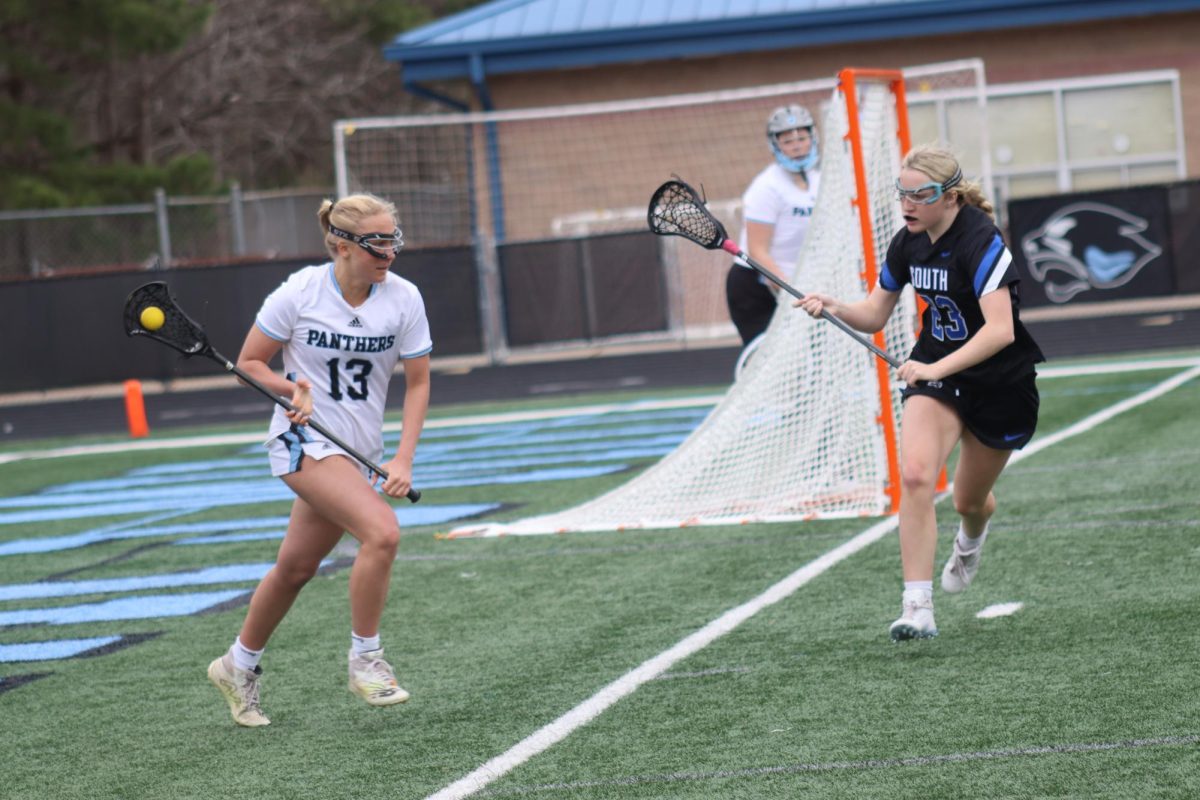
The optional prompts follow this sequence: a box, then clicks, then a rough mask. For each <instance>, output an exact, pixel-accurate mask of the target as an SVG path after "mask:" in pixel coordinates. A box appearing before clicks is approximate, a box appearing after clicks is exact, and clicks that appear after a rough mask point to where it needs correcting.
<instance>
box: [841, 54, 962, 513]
mask: <svg viewBox="0 0 1200 800" xmlns="http://www.w3.org/2000/svg"><path fill="white" fill-rule="evenodd" d="M860 81H872V82H875V83H886V84H887V86H888V88H889V89H890V91H891V92H892V95H893V96H894V97H895V101H896V138H897V139H898V140H899V145H900V153H901V154H904V153H907V152H908V151H909V150H911V149H912V133H911V131H910V129H909V126H908V102H907V100H906V98H905V93H904V73H902V72H901V71H900V70H897V69H871V68H859V67H847V68H845V69H843V70H841V71H839V72H838V89H839V91H841V93H842V95H843V96H844V97H845V99H846V115H847V117H849V127H848V130H847V133H846V141H847V142H849V144H850V153H851V157H852V158H853V161H854V186H855V197H854V199H853V200H852V201H851V203H852V204H853V205H854V207H855V208H856V209H857V210H858V222H859V228H860V230H861V232H862V246H863V270H862V273H861V277H862V280H863V282H864V284H865V285H866V287H867V291H870V290H872V289H874V288H875V285H876V284H877V283H878V282H879V259H878V256H877V254H876V253H875V236H874V229H873V226H872V222H871V203H870V198H869V197H868V192H867V173H866V160H865V158H864V156H863V145H862V128H861V126H860V125H859V109H858V84H859V82H860ZM924 306H925V304H924V302H923V301H922V300H921V299H920V298H917V310H918V312H919V314H923V313H924V311H925V307H924ZM874 342H875V344H876V345H877V346H878V347H879V348H880V349H886V342H885V340H884V336H883V331H879V332H878V333H876V334H875V335H874ZM895 355H896V357H897V358H900V359H901V360H903V359H904V358H905V356H907V353H897V354H895ZM875 374H876V379H877V383H878V385H879V409H880V413H879V419H878V422H879V425H880V427H881V428H882V429H883V434H884V441H885V442H886V445H887V462H888V483H887V490H886V491H887V496H888V501H889V506H890V508H889V512H890V513H893V514H894V513H896V512H898V511H899V510H900V453H899V441H900V439H899V436H898V431H899V428H898V424H897V420H896V418H895V414H894V413H893V411H892V393H891V388H890V387H891V377H890V376H889V375H888V365H887V364H885V363H884V362H883V360H882V359H875ZM946 486H947V480H946V471H945V469H944V468H943V469H942V472H941V475H940V476H939V477H938V486H937V488H938V491H942V490H944V489H945V488H946Z"/></svg>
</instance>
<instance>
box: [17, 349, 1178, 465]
mask: <svg viewBox="0 0 1200 800" xmlns="http://www.w3.org/2000/svg"><path fill="white" fill-rule="evenodd" d="M1198 363H1200V359H1197V358H1196V357H1195V356H1191V357H1176V358H1159V359H1145V360H1140V361H1136V360H1135V361H1105V362H1100V363H1095V364H1079V365H1071V366H1064V367H1046V368H1045V369H1042V370H1040V371H1039V372H1038V378H1039V379H1041V378H1045V379H1052V378H1070V377H1075V376H1077V375H1115V374H1118V373H1124V372H1141V371H1143V370H1152V369H1181V368H1183V367H1191V366H1195V365H1197V364H1198ZM723 396H724V395H720V394H714V395H698V396H695V397H681V398H676V399H673V400H647V401H634V402H630V403H605V404H600V405H590V406H574V407H568V408H553V409H545V410H540V411H511V412H504V413H498V414H477V415H472V416H461V417H443V418H441V419H431V420H427V421H426V422H425V427H426V428H453V427H456V426H458V425H486V424H498V423H505V422H528V421H532V420H538V419H558V418H562V417H571V416H575V415H577V414H607V413H612V412H615V411H662V410H666V409H671V408H692V407H695V406H704V405H709V406H712V405H716V404H717V403H718V402H719V401H720V400H721V398H722V397H723ZM398 430H400V423H399V422H389V423H387V424H385V425H384V426H383V431H384V432H385V433H394V432H396V431H398ZM265 431H266V428H265V427H264V429H263V432H259V433H235V434H217V435H212V436H185V437H177V438H172V439H153V440H149V439H147V440H140V441H136V442H132V441H119V442H108V443H105V444H92V445H79V446H76V447H59V448H54V449H50V450H18V451H14V452H11V453H0V464H9V463H12V462H14V461H27V460H30V459H37V458H65V457H70V456H89V455H104V454H106V453H130V452H137V451H143V450H177V449H184V448H188V447H216V446H222V445H234V444H256V443H258V442H262V441H265V439H266V432H265Z"/></svg>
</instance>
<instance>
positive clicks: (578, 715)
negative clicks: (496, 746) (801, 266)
mask: <svg viewBox="0 0 1200 800" xmlns="http://www.w3.org/2000/svg"><path fill="white" fill-rule="evenodd" d="M1190 363H1191V364H1193V365H1194V364H1195V361H1194V360H1193V361H1191V362H1190ZM1197 376H1200V366H1192V368H1191V369H1189V370H1187V371H1185V372H1181V373H1179V374H1177V375H1174V376H1172V377H1171V378H1168V379H1167V380H1165V381H1163V382H1162V383H1160V384H1158V385H1157V386H1154V387H1152V388H1150V389H1147V390H1146V391H1144V392H1141V393H1140V394H1137V395H1135V396H1134V397H1130V398H1127V399H1125V400H1122V401H1121V402H1119V403H1116V404H1114V405H1112V406H1109V407H1108V408H1105V409H1102V410H1100V411H1098V412H1096V413H1095V414H1092V415H1090V416H1088V417H1085V418H1084V419H1082V420H1080V421H1079V422H1077V423H1075V424H1074V425H1071V426H1069V427H1067V428H1064V429H1063V430H1061V431H1058V432H1057V433H1054V434H1051V435H1049V436H1045V437H1043V438H1041V439H1039V440H1036V441H1035V442H1034V443H1032V444H1031V445H1030V446H1029V447H1026V448H1025V449H1024V450H1021V451H1019V452H1017V453H1016V454H1015V455H1014V456H1013V458H1012V459H1011V460H1010V462H1009V463H1015V462H1016V461H1018V460H1021V459H1023V458H1028V457H1029V456H1031V455H1033V454H1034V453H1038V452H1041V451H1042V450H1045V449H1046V448H1047V447H1051V446H1053V445H1056V444H1058V443H1060V442H1062V441H1065V440H1066V439H1070V438H1071V437H1073V436H1078V435H1079V434H1081V433H1086V432H1087V431H1090V430H1092V429H1093V428H1095V427H1096V426H1097V425H1100V424H1102V423H1104V422H1106V421H1108V420H1110V419H1112V418H1113V417H1115V416H1116V415H1117V414H1120V413H1122V412H1125V411H1128V410H1130V409H1132V408H1136V407H1138V406H1140V405H1143V404H1144V403H1148V402H1150V401H1151V400H1154V399H1155V398H1158V397H1161V396H1162V395H1164V394H1166V393H1167V392H1169V391H1171V390H1172V389H1175V388H1178V387H1179V386H1181V385H1183V384H1184V383H1187V382H1188V381H1190V380H1192V379H1193V378H1195V377H1197ZM952 490H953V485H951V486H950V487H948V488H947V489H946V491H945V492H944V493H943V494H942V495H941V496H940V498H939V499H941V498H945V497H947V496H948V495H949V494H950V492H951V491H952ZM898 522H899V520H898V519H897V518H896V517H891V518H889V519H885V520H883V521H882V522H878V523H876V524H874V525H872V526H871V527H870V528H867V529H866V530H865V531H863V532H862V533H859V534H858V535H857V536H855V537H853V538H852V539H850V540H849V541H847V542H845V543H844V544H842V545H840V546H838V547H835V548H834V549H833V550H830V551H829V552H828V553H825V554H824V555H822V556H820V557H819V558H817V559H815V560H814V561H810V562H809V563H807V564H805V565H804V566H802V567H800V569H798V570H796V571H795V572H793V573H792V574H791V575H788V576H787V577H786V578H784V579H783V580H781V581H779V582H778V583H776V584H775V585H774V586H771V587H770V588H768V589H767V590H766V591H765V592H763V593H762V594H760V595H758V596H757V597H755V598H753V599H751V600H749V601H747V602H745V603H743V604H741V605H740V606H738V607H736V608H733V609H730V610H729V611H727V612H725V613H724V614H722V615H721V616H720V617H718V618H717V619H715V620H713V621H712V622H710V623H708V624H707V625H705V626H704V627H703V628H701V629H700V630H698V631H696V632H695V633H693V634H691V635H690V636H688V637H686V638H684V639H683V640H681V641H680V642H678V643H677V644H675V645H674V646H673V647H671V648H670V649H668V650H665V651H663V652H662V653H659V654H658V655H657V656H654V657H653V658H651V659H650V660H648V661H646V662H644V663H642V664H641V665H640V666H638V667H635V668H634V669H633V670H631V671H629V672H627V673H625V674H624V675H622V676H621V677H620V678H617V679H616V680H615V681H613V682H612V683H610V684H608V685H607V686H605V687H604V688H602V689H600V691H598V692H596V693H595V694H594V695H592V696H591V697H589V698H588V699H587V700H584V701H583V702H582V703H580V704H579V705H577V706H575V707H574V708H572V709H571V710H570V711H568V712H567V713H565V714H563V715H562V716H561V717H559V718H558V719H556V720H554V721H553V722H551V723H549V724H547V725H545V726H544V727H542V728H541V729H539V730H537V731H535V732H534V733H532V734H530V735H529V736H528V737H526V738H525V739H523V740H521V741H520V742H518V743H517V744H515V745H513V746H512V747H511V748H510V749H509V750H507V751H506V752H504V753H501V754H500V755H498V756H496V757H495V758H493V759H491V760H490V761H488V762H486V763H485V764H483V765H482V766H480V767H478V768H477V769H475V770H474V771H472V772H471V773H470V774H468V775H466V776H464V777H463V778H460V779H459V780H457V781H455V782H454V783H452V784H450V785H449V786H447V787H445V788H444V789H442V790H440V791H438V792H435V793H434V794H431V795H429V797H428V798H426V800H460V798H465V797H469V796H471V795H472V794H475V793H476V792H478V791H479V790H480V789H482V788H484V787H485V786H487V785H488V784H490V783H492V782H493V781H495V780H497V779H498V778H501V777H503V776H504V775H505V774H507V773H508V772H510V771H512V770H513V769H515V768H517V767H519V766H520V765H521V764H524V763H525V762H526V761H528V760H530V759H531V758H533V757H534V756H536V755H538V754H539V753H541V752H543V751H544V750H547V749H548V748H550V747H551V746H553V745H555V744H557V743H558V742H561V741H562V740H563V739H565V738H566V737H567V736H569V735H571V733H573V732H574V731H575V730H577V729H578V728H581V727H583V726H584V725H586V724H587V723H589V722H591V721H592V720H593V719H595V718H596V717H597V716H599V715H600V714H602V713H603V712H604V711H606V710H607V709H608V708H609V707H611V706H612V705H614V704H615V703H616V702H617V701H618V700H620V699H621V698H623V697H627V696H629V695H630V694H633V692H635V691H637V689H638V688H639V687H641V685H642V684H644V683H646V682H648V681H652V680H654V679H656V678H658V677H660V676H661V675H662V674H663V673H664V672H666V671H667V670H669V669H670V668H671V667H672V666H674V665H675V664H677V663H678V662H679V661H681V660H683V659H684V658H687V657H688V656H690V655H692V654H694V653H696V652H698V651H700V650H702V649H704V648H705V647H707V646H708V645H710V644H712V643H713V642H714V641H716V640H717V639H719V638H720V637H722V636H724V635H725V634H727V633H729V632H730V631H732V630H733V629H735V628H736V627H738V626H739V625H741V624H742V623H743V622H745V621H746V620H748V619H750V618H751V617H753V616H754V615H755V614H757V613H758V612H760V611H762V610H763V609H764V608H768V607H769V606H772V605H774V604H775V603H778V602H779V601H780V600H784V599H786V598H787V597H789V596H790V595H792V594H793V593H794V592H796V591H797V590H798V589H799V588H800V587H802V586H804V585H805V584H806V583H808V582H809V581H811V580H812V579H814V578H816V577H818V576H819V575H821V574H822V573H824V572H825V571H827V570H828V569H830V568H831V567H833V566H834V565H835V564H837V563H839V562H841V561H844V560H845V559H847V558H849V557H850V556H852V555H854V554H855V553H857V552H859V551H860V550H862V549H864V548H865V547H867V546H869V545H871V544H874V543H875V542H877V541H879V540H880V539H882V538H883V537H884V536H885V535H887V534H888V533H890V532H891V531H892V530H894V529H895V528H896V526H897V524H898Z"/></svg>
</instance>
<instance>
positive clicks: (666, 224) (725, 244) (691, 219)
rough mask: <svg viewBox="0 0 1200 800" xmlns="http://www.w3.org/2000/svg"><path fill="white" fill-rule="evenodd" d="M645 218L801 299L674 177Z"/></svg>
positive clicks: (825, 315) (865, 342)
mask: <svg viewBox="0 0 1200 800" xmlns="http://www.w3.org/2000/svg"><path fill="white" fill-rule="evenodd" d="M646 221H647V222H648V223H649V224H650V230H651V231H653V232H654V233H657V234H658V235H659V236H682V237H683V238H685V239H690V240H692V241H693V242H695V243H696V244H698V245H700V246H701V247H704V248H706V249H708V250H724V251H725V252H727V253H731V254H733V255H735V256H737V257H738V258H740V259H742V260H743V261H745V262H746V263H747V264H749V265H750V266H751V267H752V268H753V269H754V270H755V271H756V272H757V273H758V274H760V275H762V276H763V277H765V278H767V279H768V280H770V281H772V282H774V283H775V284H777V285H778V286H779V288H781V289H783V290H784V291H785V292H787V293H788V294H790V295H791V296H792V297H795V298H796V299H797V300H803V299H804V295H803V294H802V293H801V292H799V291H798V290H796V289H795V288H794V287H793V286H791V285H790V284H788V283H787V282H786V281H784V280H783V279H782V278H780V277H779V276H778V275H776V274H775V273H774V272H771V270H769V269H767V268H766V267H764V266H762V265H761V264H759V263H757V262H755V261H754V259H752V258H750V256H748V255H747V254H746V253H744V252H743V251H742V249H741V248H740V247H738V246H737V245H736V244H735V243H733V242H732V241H730V239H729V235H728V234H726V233H725V227H724V226H723V225H722V224H721V223H720V222H719V221H718V220H717V218H716V217H714V216H713V215H712V214H711V213H710V212H709V210H708V208H707V207H705V204H704V199H703V198H701V197H700V195H698V194H697V193H696V190H695V189H693V188H692V187H691V186H688V185H687V184H686V183H684V182H683V181H682V180H679V179H678V178H677V179H676V180H673V181H667V182H666V183H664V184H663V185H662V186H660V187H658V190H657V191H655V193H654V196H653V197H651V198H650V209H649V210H648V211H647V212H646ZM821 319H824V320H827V321H829V322H832V323H833V324H834V325H836V326H837V327H838V328H840V329H841V330H842V331H844V332H845V333H846V334H847V335H848V336H850V338H852V339H854V341H856V342H858V343H859V344H861V345H862V346H863V347H865V348H867V349H868V350H870V351H871V352H872V353H874V354H875V355H877V356H879V357H880V358H882V359H883V360H884V361H886V362H887V363H888V364H890V365H891V366H892V367H893V368H897V367H899V366H900V362H899V361H897V360H896V359H894V358H892V357H891V356H890V355H888V354H887V353H886V352H884V351H883V350H881V349H880V348H879V347H877V346H876V345H875V343H874V342H872V341H870V340H869V339H866V338H864V337H863V336H862V335H861V334H859V333H858V331H856V330H854V329H853V328H851V327H850V326H849V325H847V324H846V323H845V322H843V321H842V320H840V319H838V318H837V317H835V316H834V315H833V314H830V313H829V312H828V311H826V310H824V309H822V310H821Z"/></svg>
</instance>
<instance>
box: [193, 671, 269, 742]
mask: <svg viewBox="0 0 1200 800" xmlns="http://www.w3.org/2000/svg"><path fill="white" fill-rule="evenodd" d="M260 677H262V667H255V668H254V671H253V672H251V671H250V670H245V669H238V668H237V667H235V666H234V665H233V659H232V658H230V656H229V654H228V653H226V654H225V655H223V656H221V657H220V658H217V659H216V660H214V661H213V662H212V663H211V664H209V665H208V679H209V680H210V681H212V684H213V686H216V687H217V688H218V689H219V690H220V691H221V696H222V697H224V698H225V702H226V703H228V704H229V713H230V714H232V715H233V721H234V722H236V723H237V724H238V725H241V726H243V727H245V728H258V727H261V726H263V725H270V724H271V720H269V719H267V715H266V714H264V713H263V712H262V707H261V706H260V705H259V700H258V679H259V678H260Z"/></svg>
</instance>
